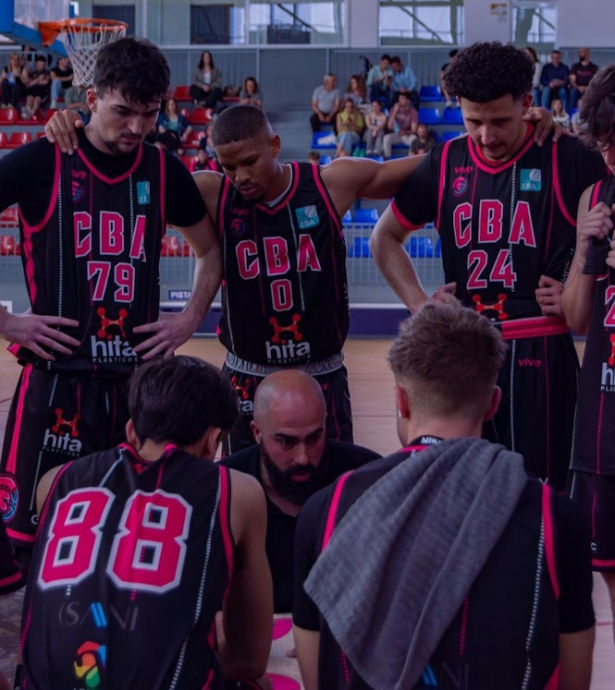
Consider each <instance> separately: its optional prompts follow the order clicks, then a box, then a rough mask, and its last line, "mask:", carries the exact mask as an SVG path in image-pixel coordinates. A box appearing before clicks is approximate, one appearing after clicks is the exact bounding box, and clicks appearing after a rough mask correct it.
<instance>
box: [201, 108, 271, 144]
mask: <svg viewBox="0 0 615 690" xmlns="http://www.w3.org/2000/svg"><path fill="white" fill-rule="evenodd" d="M271 133H272V132H271V125H270V124H269V120H268V119H267V116H266V115H265V113H264V111H263V110H262V108H258V107H257V106H255V105H235V106H233V107H232V108H227V109H226V110H223V111H222V112H221V113H220V115H219V116H218V119H217V120H216V121H215V122H214V128H213V130H212V133H211V138H212V140H213V144H214V146H224V145H225V144H233V143H235V142H236V141H245V140H246V139H261V138H262V139H265V138H268V137H270V136H271Z"/></svg>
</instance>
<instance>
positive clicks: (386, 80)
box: [367, 53, 393, 108]
mask: <svg viewBox="0 0 615 690" xmlns="http://www.w3.org/2000/svg"><path fill="white" fill-rule="evenodd" d="M392 82H393V70H392V69H391V58H390V56H389V55H387V54H386V53H385V54H384V55H383V56H382V57H381V58H380V62H379V64H377V65H374V66H373V67H372V68H371V69H370V71H369V72H368V74H367V88H368V89H369V100H370V101H374V100H376V101H380V102H381V103H382V105H383V107H385V108H390V107H391V105H392V103H393V88H392Z"/></svg>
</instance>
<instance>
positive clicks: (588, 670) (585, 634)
mask: <svg viewBox="0 0 615 690" xmlns="http://www.w3.org/2000/svg"><path fill="white" fill-rule="evenodd" d="M595 639H596V628H588V629H587V630H582V631H581V632H577V633H569V634H567V635H560V636H559V657H560V680H559V686H558V690H589V686H590V683H591V677H592V656H593V653H594V641H595Z"/></svg>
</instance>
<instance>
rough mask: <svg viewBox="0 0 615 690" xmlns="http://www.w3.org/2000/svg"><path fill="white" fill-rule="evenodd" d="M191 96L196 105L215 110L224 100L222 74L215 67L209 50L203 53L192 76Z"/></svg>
mask: <svg viewBox="0 0 615 690" xmlns="http://www.w3.org/2000/svg"><path fill="white" fill-rule="evenodd" d="M189 94H190V98H192V100H193V101H194V104H195V105H202V106H205V107H206V108H215V107H216V103H217V102H218V101H219V100H220V99H221V98H222V72H220V70H219V69H218V68H217V67H216V66H215V65H214V59H213V57H212V56H211V53H210V52H209V51H208V50H204V51H203V52H202V53H201V59H200V61H199V64H198V65H197V66H196V69H195V70H194V74H193V75H192V84H191V85H190V89H189Z"/></svg>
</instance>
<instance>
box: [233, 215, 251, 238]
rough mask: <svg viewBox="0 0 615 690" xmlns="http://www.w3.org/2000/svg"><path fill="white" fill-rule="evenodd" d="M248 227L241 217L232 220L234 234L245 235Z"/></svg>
mask: <svg viewBox="0 0 615 690" xmlns="http://www.w3.org/2000/svg"><path fill="white" fill-rule="evenodd" d="M247 229H248V226H247V225H246V223H245V221H243V220H242V219H241V218H233V220H232V221H231V232H232V233H233V235H243V233H244V232H245V231H246V230H247Z"/></svg>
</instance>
